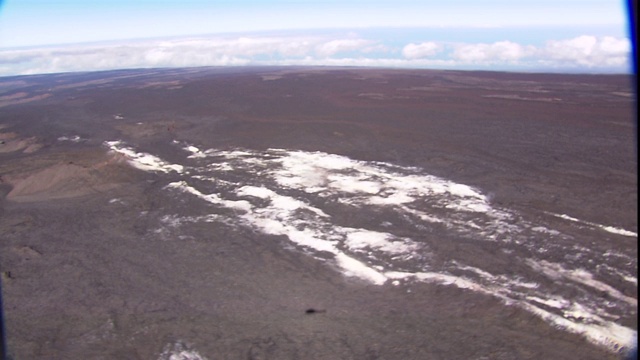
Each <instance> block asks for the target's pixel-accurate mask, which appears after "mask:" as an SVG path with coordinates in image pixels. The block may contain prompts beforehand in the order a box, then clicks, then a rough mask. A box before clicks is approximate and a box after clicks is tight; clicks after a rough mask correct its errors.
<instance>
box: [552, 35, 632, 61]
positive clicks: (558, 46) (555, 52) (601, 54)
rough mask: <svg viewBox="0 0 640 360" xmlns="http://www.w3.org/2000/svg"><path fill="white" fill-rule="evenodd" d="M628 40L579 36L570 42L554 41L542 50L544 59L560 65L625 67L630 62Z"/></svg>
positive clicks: (629, 44)
mask: <svg viewBox="0 0 640 360" xmlns="http://www.w3.org/2000/svg"><path fill="white" fill-rule="evenodd" d="M630 52H631V43H630V42H629V40H628V39H616V38H614V37H610V36H605V37H600V38H597V37H595V36H586V35H584V36H579V37H576V38H573V39H568V40H552V41H549V42H547V44H546V46H545V48H544V49H543V50H542V57H543V58H546V59H549V60H552V61H555V62H557V63H559V64H576V65H582V66H586V67H602V66H624V65H626V64H627V63H628V61H629V54H630Z"/></svg>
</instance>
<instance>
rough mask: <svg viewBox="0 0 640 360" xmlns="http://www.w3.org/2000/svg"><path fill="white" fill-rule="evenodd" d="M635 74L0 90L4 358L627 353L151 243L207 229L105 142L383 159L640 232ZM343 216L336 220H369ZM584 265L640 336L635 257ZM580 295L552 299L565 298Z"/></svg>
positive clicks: (177, 157) (538, 328)
mask: <svg viewBox="0 0 640 360" xmlns="http://www.w3.org/2000/svg"><path fill="white" fill-rule="evenodd" d="M631 80H632V79H630V77H629V76H623V75H566V74H519V73H497V72H496V73H494V72H461V71H430V70H384V69H355V68H196V69H173V70H163V69H151V70H126V71H125V70H123V71H110V72H98V73H77V74H53V75H34V76H24V77H6V78H0V194H1V195H2V197H1V198H0V270H1V271H2V292H3V294H2V295H3V301H4V309H3V310H4V317H5V330H6V341H7V345H8V351H7V353H8V356H9V357H10V358H13V359H200V358H207V359H608V358H609V359H616V358H620V357H621V356H622V354H623V353H624V352H625V351H626V350H627V349H622V350H620V349H611V348H607V347H606V346H598V345H597V344H594V343H593V342H590V341H589V340H588V339H586V338H585V337H584V336H581V335H580V334H576V333H572V332H570V331H565V330H564V329H562V328H561V327H557V326H553V325H551V324H549V323H548V322H545V321H544V320H543V319H541V318H540V317H538V316H535V315H533V314H532V313H530V312H527V311H524V310H523V309H522V308H519V307H515V306H508V305H505V304H504V303H503V302H502V301H501V300H499V299H496V298H494V297H491V296H487V295H485V294H480V293H475V292H472V291H467V290H465V289H461V288H457V287H454V286H445V285H442V284H433V283H414V284H410V285H405V284H403V285H401V286H393V285H391V284H388V283H387V284H385V285H382V286H376V285H371V284H367V283H365V282H362V281H358V280H357V279H354V278H351V277H345V276H343V275H342V274H340V273H339V272H337V271H335V270H334V269H332V268H330V267H328V266H326V264H325V263H322V262H318V261H317V260H316V259H315V258H314V257H313V256H308V254H305V252H304V251H302V250H300V249H297V248H292V246H290V245H286V244H284V243H285V242H284V240H283V239H282V237H281V236H280V237H278V236H272V235H264V234H261V233H259V232H256V231H252V230H251V229H248V228H237V227H234V226H231V225H229V224H226V223H221V222H200V223H194V224H192V225H191V226H183V227H180V228H162V227H161V225H162V224H163V221H164V220H162V219H167V218H166V215H167V214H175V213H180V214H185V215H192V214H202V213H204V212H207V211H210V206H208V205H205V204H203V203H201V202H196V201H195V200H194V199H191V198H188V197H186V196H185V197H184V198H183V199H178V198H176V195H175V194H172V193H169V192H167V191H165V190H164V189H165V187H166V186H167V184H169V183H171V182H172V181H178V180H180V178H179V176H178V175H177V174H175V173H172V172H168V173H159V172H149V171H146V172H145V171H141V170H139V169H136V168H134V167H132V166H130V165H129V164H128V162H127V160H128V159H127V157H126V156H125V155H123V154H121V153H117V152H114V151H109V149H108V147H107V146H106V145H105V142H106V141H116V140H120V141H123V142H125V143H126V144H129V145H131V146H132V147H133V148H135V149H138V150H139V151H144V152H147V153H151V154H154V155H155V156H158V157H160V158H162V159H164V160H166V161H168V162H170V163H176V164H179V163H183V159H184V157H185V156H184V154H182V153H181V152H180V151H181V150H179V149H178V148H176V147H175V146H173V145H171V144H172V142H180V143H188V144H193V145H195V146H197V147H198V148H199V149H202V150H205V149H236V148H240V149H252V150H257V151H258V150H260V151H261V150H265V149H269V148H278V149H294V150H304V151H322V152H326V153H331V154H339V155H344V156H348V157H349V158H352V159H357V160H362V161H381V162H388V163H392V164H396V165H400V166H411V167H417V168H420V169H424V171H425V172H426V173H428V174H431V175H435V176H438V177H442V178H445V179H449V180H451V181H455V182H457V183H462V184H466V185H470V186H473V187H475V188H477V189H481V191H482V193H484V194H488V196H489V197H490V199H491V203H492V204H493V206H496V207H504V208H509V209H512V211H515V212H518V213H522V214H525V215H523V216H527V218H528V219H534V220H535V219H541V220H540V221H545V222H546V223H551V224H556V225H557V227H559V228H562V229H564V228H567V229H569V227H570V225H567V224H564V223H561V220H558V219H557V220H549V219H548V216H547V215H545V214H547V213H554V214H569V215H570V216H571V217H574V218H577V219H580V220H581V221H584V222H588V223H593V224H605V225H607V226H612V227H615V228H619V229H625V230H627V231H630V232H635V233H637V231H638V226H637V216H638V212H637V158H636V133H637V132H636V128H635V123H634V120H633V119H634V101H635V100H634V99H635V98H634V94H633V89H632V87H631ZM336 211H342V210H336ZM340 215H341V216H340V217H341V219H343V220H342V221H343V222H344V223H351V224H354V223H358V222H362V223H364V222H366V221H367V219H366V218H363V216H358V214H357V213H353V212H344V213H340ZM163 216H164V217H163ZM164 223H166V221H165V222H164ZM399 231H400V230H399ZM567 231H573V232H572V233H571V234H574V236H573V237H572V238H573V239H575V241H576V242H577V243H579V244H580V246H583V247H593V248H592V249H593V250H594V251H600V249H602V251H601V252H602V253H604V252H605V251H611V252H616V253H620V254H623V255H624V256H627V257H628V258H633V259H636V258H637V235H636V237H616V236H613V235H611V236H608V235H606V236H605V235H594V233H593V232H587V230H584V229H582V230H580V229H577V230H571V229H569V230H567ZM581 234H584V236H583V237H582V235H581ZM412 236H413V235H412ZM425 241H426V240H425ZM428 241H430V243H429V244H430V247H431V248H432V249H435V250H434V251H435V252H437V253H439V254H440V256H445V255H446V256H449V255H451V256H465V258H467V259H469V261H468V262H469V263H474V264H477V267H481V268H483V269H489V268H492V269H493V268H496V269H497V268H498V267H499V266H503V265H500V264H510V265H509V266H506V265H505V267H503V268H500V270H499V271H502V272H504V273H508V272H509V271H511V270H510V269H511V268H510V267H513V271H528V270H523V269H522V268H524V267H525V266H524V265H522V264H518V263H517V261H513V263H511V262H509V260H508V258H506V257H504V256H506V255H504V254H502V253H500V254H502V255H499V254H498V253H499V252H500V251H499V248H498V247H497V245H494V243H491V242H487V243H483V244H485V245H478V244H477V243H472V242H465V241H462V240H461V242H459V243H455V244H453V243H452V242H446V243H445V242H444V240H443V242H438V239H435V238H434V239H429V240H428ZM283 244H284V245H283ZM452 244H453V245H452ZM523 251H524V250H523ZM527 251H528V250H527ZM456 254H457V255H456ZM465 254H466V255H465ZM569 255H570V254H564V253H563V254H551V255H549V256H550V258H553V259H555V258H557V259H561V258H563V257H566V256H569ZM523 256H524V255H523ZM498 258H499V259H502V260H500V261H501V262H499V263H498V262H497V260H495V259H498ZM576 261H577V260H576ZM557 262H560V260H558V261H557ZM593 262H594V261H590V262H588V261H587V260H585V263H584V265H581V266H582V267H584V268H586V269H593V272H594V273H595V274H596V277H597V279H599V281H602V282H603V283H606V284H608V286H610V287H611V288H615V292H616V294H617V293H620V294H623V295H621V296H625V297H626V298H627V299H631V301H632V302H633V300H635V307H633V306H632V307H631V310H628V311H627V310H625V311H622V310H620V313H619V315H618V319H617V320H615V321H616V323H618V324H620V325H622V326H625V327H626V328H629V329H634V330H637V295H636V293H637V260H636V261H635V262H629V263H625V264H620V266H621V268H620V269H619V270H620V271H626V272H628V273H630V274H632V275H633V276H634V277H635V278H636V280H635V285H634V284H633V283H631V282H628V281H627V282H625V281H623V280H620V279H618V278H615V277H614V276H613V275H611V274H609V273H606V272H604V270H602V271H603V272H602V273H600V272H597V271H596V270H595V269H596V268H597V266H596V265H597V264H593ZM596 262H597V261H596ZM612 266H613V265H612ZM598 269H599V268H598ZM532 276H533V275H532ZM536 276H537V275H536ZM558 281H559V280H558ZM608 289H609V288H605V290H604V291H602V293H603V295H602V296H607V292H613V290H611V291H609V290H608ZM580 291H582V290H576V289H573V290H567V292H566V293H563V296H564V297H565V298H568V299H572V296H575V297H576V298H579V297H580V296H582V295H581V294H582V293H581V292H580ZM198 354H199V355H198ZM171 356H174V357H171ZM179 356H182V357H179ZM189 356H191V357H189ZM197 356H199V357H197Z"/></svg>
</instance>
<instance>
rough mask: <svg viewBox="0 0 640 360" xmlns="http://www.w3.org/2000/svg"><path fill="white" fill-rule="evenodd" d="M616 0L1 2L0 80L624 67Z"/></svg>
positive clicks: (623, 27)
mask: <svg viewBox="0 0 640 360" xmlns="http://www.w3.org/2000/svg"><path fill="white" fill-rule="evenodd" d="M630 48H631V47H630V42H629V38H628V33H627V22H626V8H625V2H624V1H621V0H535V1H532V0H523V1H513V0H489V1H478V0H476V1H473V0H448V1H442V0H439V1H427V0H422V1H418V0H369V1H364V0H327V1H301V0H297V1H296V0H263V1H259V0H253V1H241V0H240V1H232V0H226V1H204V0H182V1H177V0H176V1H169V0H111V1H95V0H94V1H91V0H82V1H81V0H5V1H4V3H3V4H2V5H1V6H0V76H6V75H15V74H34V73H51V72H67V71H87V70H107V69H114V68H145V67H174V66H203V65H289V64H295V65H353V66H384V67H409V68H443V69H445V68H446V69H479V70H508V71H552V72H628V71H629V63H628V55H629V51H630Z"/></svg>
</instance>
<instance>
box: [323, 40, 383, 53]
mask: <svg viewBox="0 0 640 360" xmlns="http://www.w3.org/2000/svg"><path fill="white" fill-rule="evenodd" d="M371 45H373V42H372V41H369V40H364V39H338V40H331V41H327V42H325V43H322V44H319V45H318V46H317V47H316V53H317V54H318V55H320V56H323V57H330V56H332V55H335V54H337V53H340V52H348V51H357V50H363V49H365V48H368V47H370V46H371Z"/></svg>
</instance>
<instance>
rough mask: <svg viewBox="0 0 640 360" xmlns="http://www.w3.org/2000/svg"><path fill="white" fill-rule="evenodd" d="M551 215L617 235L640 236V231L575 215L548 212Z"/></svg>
mask: <svg viewBox="0 0 640 360" xmlns="http://www.w3.org/2000/svg"><path fill="white" fill-rule="evenodd" d="M548 214H550V215H553V216H555V217H559V218H561V219H565V220H569V221H573V222H577V223H580V224H583V225H588V226H591V227H595V228H598V229H601V230H604V231H606V232H610V233H612V234H617V235H622V236H629V237H638V233H635V232H633V231H628V230H625V229H620V228H617V227H613V226H607V225H600V224H596V223H593V222H590V221H585V220H580V219H576V218H574V217H571V216H569V215H566V214H554V213H548Z"/></svg>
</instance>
